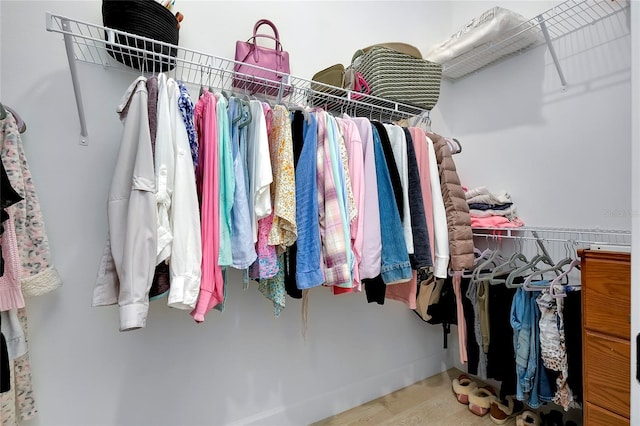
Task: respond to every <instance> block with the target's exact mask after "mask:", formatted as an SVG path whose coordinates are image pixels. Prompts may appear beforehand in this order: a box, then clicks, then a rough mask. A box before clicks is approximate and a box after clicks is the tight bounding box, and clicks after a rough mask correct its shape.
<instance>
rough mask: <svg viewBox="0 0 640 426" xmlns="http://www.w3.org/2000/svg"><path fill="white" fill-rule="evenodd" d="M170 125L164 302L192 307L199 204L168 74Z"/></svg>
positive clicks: (197, 284) (198, 257)
mask: <svg viewBox="0 0 640 426" xmlns="http://www.w3.org/2000/svg"><path fill="white" fill-rule="evenodd" d="M167 92H168V95H169V117H170V126H169V127H170V129H171V136H172V138H171V139H172V141H173V152H174V154H175V162H174V178H173V197H172V200H171V214H170V221H171V232H172V234H173V243H172V249H171V258H170V261H169V271H170V274H171V275H170V277H171V288H170V290H169V300H168V301H167V304H168V305H169V306H171V307H173V308H179V309H193V308H195V307H196V302H197V301H198V295H199V293H200V274H201V264H202V243H201V238H200V206H199V204H198V194H197V192H196V179H195V172H194V167H193V160H192V159H191V148H190V147H189V136H188V135H187V128H186V126H185V124H184V121H183V119H182V113H181V112H180V109H179V107H178V98H179V97H180V87H179V86H178V83H177V82H176V81H175V80H174V79H172V78H170V79H169V80H168V82H167Z"/></svg>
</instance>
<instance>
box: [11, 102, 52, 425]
mask: <svg viewBox="0 0 640 426" xmlns="http://www.w3.org/2000/svg"><path fill="white" fill-rule="evenodd" d="M0 140H2V144H1V145H0V146H1V147H2V148H1V150H0V158H1V160H2V166H3V169H4V171H5V172H6V176H7V177H8V183H9V186H10V187H11V188H13V189H14V190H15V192H16V194H17V195H18V196H19V197H20V198H22V201H19V200H17V198H16V197H15V194H14V197H10V198H13V200H12V201H16V203H12V205H11V206H7V205H3V206H2V208H3V210H2V212H4V209H5V208H6V209H7V213H9V214H10V215H11V217H12V219H13V221H14V227H15V233H16V241H17V243H18V254H19V257H20V287H21V289H22V294H23V295H24V296H38V295H42V294H45V293H48V292H50V291H53V290H56V289H57V288H59V287H60V286H61V285H62V279H61V278H60V275H59V274H58V272H57V270H56V268H55V266H54V265H53V262H52V259H51V253H50V252H49V240H48V237H47V234H46V229H45V221H44V218H43V215H42V211H41V209H40V203H39V201H38V195H37V192H36V189H35V186H34V183H33V179H32V177H31V171H30V169H29V164H28V162H27V158H26V155H25V153H24V148H23V146H22V139H21V136H20V130H19V129H18V126H17V124H16V121H15V118H14V117H13V115H12V114H10V113H7V115H6V116H5V117H4V118H3V119H1V120H0ZM5 188H6V186H5V185H4V184H3V185H2V198H3V199H5V200H6V199H8V198H9V196H10V193H9V192H5ZM5 197H6V198H5ZM3 204H4V202H3ZM8 312H12V313H13V314H12V315H14V318H17V322H18V323H19V324H20V329H21V330H22V333H21V335H22V336H24V339H23V340H22V341H23V342H24V345H23V349H21V350H19V351H18V353H17V355H20V356H17V357H15V358H14V359H13V360H10V361H9V375H8V377H9V381H10V383H9V386H10V390H8V391H7V392H4V393H0V418H1V419H2V421H3V424H6V425H15V424H18V421H26V420H29V419H31V418H33V417H34V416H35V415H36V413H37V412H38V410H37V408H36V403H35V398H34V394H33V387H32V381H31V365H30V362H29V353H28V350H27V338H26V334H27V314H26V311H25V309H24V308H21V309H18V310H17V311H16V310H11V311H8ZM3 319H4V318H3ZM5 321H6V320H5ZM2 327H3V328H5V326H4V325H3V326H2ZM5 330H6V328H5ZM3 334H4V333H3ZM5 338H7V336H6V335H5ZM7 343H8V342H7ZM2 374H3V375H4V371H3V372H2Z"/></svg>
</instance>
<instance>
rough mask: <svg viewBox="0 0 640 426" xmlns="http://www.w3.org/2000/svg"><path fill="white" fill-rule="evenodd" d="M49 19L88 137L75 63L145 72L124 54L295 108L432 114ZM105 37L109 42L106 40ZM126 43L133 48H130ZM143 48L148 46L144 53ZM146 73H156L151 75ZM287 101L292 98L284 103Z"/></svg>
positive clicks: (178, 75) (191, 79)
mask: <svg viewBox="0 0 640 426" xmlns="http://www.w3.org/2000/svg"><path fill="white" fill-rule="evenodd" d="M46 18H47V19H46V28H47V31H50V32H55V33H60V34H62V35H63V37H64V40H65V47H66V49H67V57H68V60H69V69H70V72H71V79H72V83H73V88H74V93H75V98H76V104H77V107H78V116H79V119H80V127H81V133H82V137H86V135H87V133H88V132H87V126H86V120H85V117H84V107H83V103H82V95H81V90H80V84H79V81H78V75H77V74H78V72H77V70H76V66H75V63H76V62H85V63H88V64H96V65H101V66H103V67H104V68H111V69H119V70H124V71H128V72H130V73H138V74H139V73H141V71H139V70H136V69H134V68H129V67H126V66H125V65H123V64H121V63H119V62H117V61H116V60H115V59H114V58H113V57H112V55H116V56H117V55H122V56H125V57H128V59H130V60H132V61H144V62H143V63H147V61H148V60H150V61H151V63H152V64H153V66H155V64H156V63H157V64H158V67H159V68H160V66H162V65H164V66H165V68H169V71H167V73H168V74H169V75H171V76H173V77H174V78H175V79H176V80H181V81H182V82H183V83H185V84H193V85H198V84H200V85H201V84H203V83H205V84H207V85H210V86H212V87H216V88H218V89H220V90H225V91H234V88H233V81H234V78H236V79H237V78H238V77H239V78H240V80H242V81H246V82H247V84H249V85H253V86H254V88H255V87H256V86H257V87H260V88H263V89H265V90H264V93H262V92H263V90H262V89H260V90H258V91H257V94H258V95H259V96H261V95H263V94H264V95H265V96H268V95H267V90H266V89H267V88H269V89H278V90H277V91H278V94H279V96H277V97H276V96H273V97H272V98H273V99H274V100H277V102H280V101H283V102H286V103H288V104H290V105H308V106H313V107H321V108H324V109H326V110H328V111H329V112H333V113H341V112H346V113H348V114H352V115H360V116H369V117H370V118H376V119H380V120H381V121H394V120H399V119H402V118H410V117H414V116H418V115H421V114H428V110H425V109H422V108H419V107H415V106H412V105H408V104H403V103H401V102H395V101H390V100H387V99H383V98H379V97H376V96H371V95H364V94H361V93H358V94H357V95H358V96H354V95H353V93H352V92H351V91H350V90H345V89H343V88H340V87H334V86H330V85H327V84H323V83H319V82H315V81H313V82H312V81H311V80H309V79H304V78H300V77H296V76H294V75H289V74H285V75H283V78H282V81H280V82H274V81H270V80H267V79H264V78H263V79H261V78H260V77H255V76H253V75H249V74H240V73H236V72H235V71H234V69H235V66H236V65H238V64H239V63H238V62H236V61H233V60H230V59H225V58H222V57H218V56H214V55H211V54H207V53H203V52H198V51H195V50H191V49H186V48H183V47H180V46H174V45H171V44H168V43H163V42H160V41H157V40H153V39H149V38H146V37H141V36H138V35H135V34H131V33H127V32H124V31H119V30H115V29H112V28H107V27H103V26H100V25H95V24H91V23H88V22H82V21H78V20H74V19H71V18H68V17H65V16H61V15H56V14H53V13H50V12H47V14H46ZM105 37H107V38H108V40H105ZM125 42H126V43H127V44H124V43H125ZM137 46H144V49H142V48H138V47H137ZM171 51H174V52H176V53H175V56H171V55H169V54H168V52H171ZM160 52H166V53H160ZM245 66H247V65H245ZM248 67H249V66H248ZM250 68H251V69H252V70H253V72H254V74H259V73H260V71H265V70H266V69H265V68H261V67H257V66H253V67H250ZM146 71H155V70H146ZM266 71H269V70H266ZM143 74H145V73H143ZM146 74H151V72H147V73H146ZM235 91H236V92H238V93H240V92H242V91H243V89H242V88H240V89H235ZM246 91H247V90H245V92H246ZM254 93H255V91H253V90H249V93H247V94H254ZM283 94H286V96H283ZM283 97H284V98H286V100H285V99H282V98H283ZM354 98H356V99H354Z"/></svg>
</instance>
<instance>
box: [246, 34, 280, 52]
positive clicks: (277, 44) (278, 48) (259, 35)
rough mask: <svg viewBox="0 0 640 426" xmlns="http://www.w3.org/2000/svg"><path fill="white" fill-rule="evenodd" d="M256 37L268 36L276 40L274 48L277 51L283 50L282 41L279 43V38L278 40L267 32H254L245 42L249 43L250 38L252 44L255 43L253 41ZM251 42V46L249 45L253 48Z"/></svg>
mask: <svg viewBox="0 0 640 426" xmlns="http://www.w3.org/2000/svg"><path fill="white" fill-rule="evenodd" d="M258 37H264V38H269V39H271V40H273V41H275V42H276V50H277V51H279V52H282V51H283V49H282V43H280V40H278V39H277V38H276V37H273V36H270V35H267V34H254V35H253V36H252V37H249V38H248V39H247V43H249V42H250V41H251V40H253V44H255V42H256V41H257V40H256V39H257V38H258ZM253 44H252V47H251V48H252V49H253Z"/></svg>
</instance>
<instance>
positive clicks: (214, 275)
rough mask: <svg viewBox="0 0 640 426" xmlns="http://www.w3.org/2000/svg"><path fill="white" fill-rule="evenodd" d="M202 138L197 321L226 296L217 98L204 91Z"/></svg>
mask: <svg viewBox="0 0 640 426" xmlns="http://www.w3.org/2000/svg"><path fill="white" fill-rule="evenodd" d="M195 122H196V128H197V130H198V140H199V141H200V144H202V145H203V148H202V149H203V154H204V155H203V156H202V161H201V163H200V164H199V167H201V168H202V186H201V187H202V203H201V221H202V223H201V230H202V279H201V282H200V296H199V297H198V303H197V304H196V308H195V309H194V310H193V311H192V312H191V315H192V316H193V319H194V320H195V321H196V322H203V321H204V316H205V315H206V314H207V312H209V311H210V310H211V309H213V307H214V306H216V305H217V304H219V303H221V302H222V301H223V300H224V296H223V285H224V281H223V277H222V268H221V267H220V266H219V265H218V254H219V252H220V240H219V238H218V235H219V231H220V215H219V214H218V213H219V209H220V185H219V184H220V182H219V180H220V176H219V170H218V169H219V167H218V136H217V131H216V99H215V96H214V95H213V94H212V93H210V92H208V91H207V90H205V91H204V93H203V94H202V96H201V97H200V100H199V101H198V103H197V104H196V108H195Z"/></svg>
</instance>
